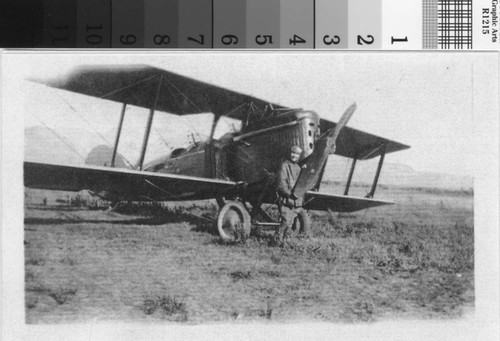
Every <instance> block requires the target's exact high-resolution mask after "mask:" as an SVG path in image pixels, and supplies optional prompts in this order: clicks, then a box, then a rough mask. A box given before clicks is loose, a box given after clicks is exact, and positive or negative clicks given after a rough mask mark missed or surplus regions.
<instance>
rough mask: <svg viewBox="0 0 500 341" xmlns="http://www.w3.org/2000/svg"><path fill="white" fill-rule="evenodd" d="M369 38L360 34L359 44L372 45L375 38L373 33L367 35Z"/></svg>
mask: <svg viewBox="0 0 500 341" xmlns="http://www.w3.org/2000/svg"><path fill="white" fill-rule="evenodd" d="M366 38H367V39H364V38H363V37H362V36H361V35H359V34H358V45H364V44H366V45H371V44H373V41H374V40H375V39H374V38H373V36H372V35H371V34H369V35H367V36H366Z"/></svg>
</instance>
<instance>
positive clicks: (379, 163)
mask: <svg viewBox="0 0 500 341" xmlns="http://www.w3.org/2000/svg"><path fill="white" fill-rule="evenodd" d="M386 151H387V145H386V144H384V145H383V146H382V154H380V159H379V161H378V166H377V172H376V173H375V179H373V184H372V189H371V191H370V193H368V194H367V195H366V197H367V198H373V195H375V189H376V188H377V183H378V178H379V176H380V171H381V170H382V164H383V163H384V158H385V152H386Z"/></svg>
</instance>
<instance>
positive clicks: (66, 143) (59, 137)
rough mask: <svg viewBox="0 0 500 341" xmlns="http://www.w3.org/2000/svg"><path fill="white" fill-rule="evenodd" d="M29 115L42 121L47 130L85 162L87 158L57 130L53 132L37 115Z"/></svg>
mask: <svg viewBox="0 0 500 341" xmlns="http://www.w3.org/2000/svg"><path fill="white" fill-rule="evenodd" d="M29 114H30V115H31V116H33V117H34V118H36V119H37V120H38V121H40V123H42V124H43V125H44V127H45V128H47V129H48V130H49V131H50V132H51V133H52V134H54V135H55V136H56V137H57V138H58V139H59V140H61V141H62V142H63V143H64V144H65V145H66V147H68V148H69V149H70V150H71V151H72V152H74V153H75V154H76V155H78V156H79V157H80V158H81V159H82V160H83V162H85V158H84V157H83V156H82V155H81V154H80V153H78V151H77V150H76V149H75V148H74V147H73V146H71V144H70V143H69V142H67V141H66V140H65V139H64V138H63V137H62V136H60V135H59V134H58V133H57V132H56V131H55V130H53V129H52V128H50V127H49V126H48V125H47V124H45V122H43V121H42V120H41V119H40V118H39V117H38V116H36V115H35V114H32V113H29Z"/></svg>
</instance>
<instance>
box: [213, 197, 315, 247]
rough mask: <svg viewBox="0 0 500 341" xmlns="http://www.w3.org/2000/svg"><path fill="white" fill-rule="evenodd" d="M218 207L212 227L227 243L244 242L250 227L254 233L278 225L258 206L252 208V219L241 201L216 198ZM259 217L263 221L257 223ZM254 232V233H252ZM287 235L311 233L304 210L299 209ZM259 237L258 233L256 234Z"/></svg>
mask: <svg viewBox="0 0 500 341" xmlns="http://www.w3.org/2000/svg"><path fill="white" fill-rule="evenodd" d="M217 203H218V205H219V208H220V209H219V213H218V214H217V217H216V219H215V221H214V225H215V227H216V229H217V232H218V233H219V236H220V237H221V239H222V240H224V241H228V242H238V241H241V242H245V241H246V240H247V239H248V237H249V236H250V232H251V230H252V225H253V227H254V228H255V229H256V231H261V230H262V229H269V228H271V229H273V230H274V229H276V228H277V227H278V226H279V225H280V222H279V219H278V221H276V219H275V218H273V217H271V216H270V215H269V214H267V212H266V211H264V210H263V209H262V208H261V207H260V206H258V205H256V206H253V208H252V216H253V220H252V217H251V215H250V212H249V210H248V208H247V207H246V205H245V204H244V203H242V202H241V201H237V200H230V201H225V200H224V199H223V198H217ZM259 216H260V217H261V218H263V219H264V221H258V220H257V218H258V217H259ZM254 232H255V231H254ZM287 233H289V235H291V236H295V235H299V234H300V235H302V236H309V235H310V233H311V218H310V217H309V214H308V213H307V211H306V210H304V209H300V210H299V212H298V213H297V216H296V217H295V219H294V221H293V225H292V227H291V229H289V230H288V232H287ZM258 234H259V235H260V233H258Z"/></svg>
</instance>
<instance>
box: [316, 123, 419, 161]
mask: <svg viewBox="0 0 500 341" xmlns="http://www.w3.org/2000/svg"><path fill="white" fill-rule="evenodd" d="M336 125H337V124H336V123H335V122H331V121H328V120H325V119H321V120H320V129H321V131H322V132H325V131H327V130H329V129H332V128H335V126H336ZM335 144H336V150H335V154H337V155H341V156H345V157H349V158H356V159H358V160H368V159H371V158H374V157H376V156H379V155H381V154H382V152H383V150H384V148H383V146H384V145H385V146H386V147H385V148H386V149H385V152H386V153H392V152H397V151H400V150H403V149H408V148H410V146H407V145H405V144H402V143H399V142H396V141H391V140H388V139H386V138H383V137H379V136H376V135H372V134H369V133H365V132H363V131H360V130H357V129H353V128H350V127H344V128H343V129H342V131H341V132H340V134H339V136H338V138H337V141H336V143H335Z"/></svg>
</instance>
